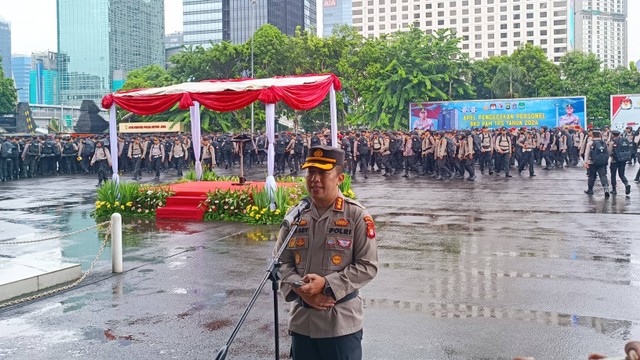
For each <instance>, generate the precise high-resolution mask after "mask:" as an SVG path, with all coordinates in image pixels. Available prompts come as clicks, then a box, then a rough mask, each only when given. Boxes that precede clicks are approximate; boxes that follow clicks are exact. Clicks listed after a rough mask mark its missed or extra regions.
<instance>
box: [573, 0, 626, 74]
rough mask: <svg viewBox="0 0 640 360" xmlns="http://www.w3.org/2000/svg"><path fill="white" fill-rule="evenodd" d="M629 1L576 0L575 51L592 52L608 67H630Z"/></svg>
mask: <svg viewBox="0 0 640 360" xmlns="http://www.w3.org/2000/svg"><path fill="white" fill-rule="evenodd" d="M627 1H628V0H597V1H595V0H575V31H576V32H575V34H576V36H575V43H576V49H578V50H581V51H583V52H591V53H594V54H596V55H597V56H598V58H599V59H600V60H602V65H603V67H605V68H610V69H614V68H617V67H628V64H629V61H628V54H627V36H628V35H627Z"/></svg>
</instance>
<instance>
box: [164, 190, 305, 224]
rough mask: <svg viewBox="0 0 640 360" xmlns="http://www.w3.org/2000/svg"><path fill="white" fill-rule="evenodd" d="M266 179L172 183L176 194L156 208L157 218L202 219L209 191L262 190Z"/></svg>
mask: <svg viewBox="0 0 640 360" xmlns="http://www.w3.org/2000/svg"><path fill="white" fill-rule="evenodd" d="M264 185H265V182H264V181H247V182H246V183H245V184H243V185H239V184H237V183H236V182H233V181H190V182H185V183H180V184H171V185H169V186H168V187H169V188H170V189H171V191H172V192H174V193H175V194H174V195H173V196H170V197H168V198H167V204H166V206H165V207H162V208H158V209H157V210H156V219H175V220H192V221H202V218H203V216H204V209H203V208H202V207H200V204H202V202H204V201H205V200H206V199H207V193H209V192H214V191H216V190H223V191H228V190H231V191H244V190H250V191H260V190H262V189H263V188H264ZM295 185H296V184H295V183H278V186H295Z"/></svg>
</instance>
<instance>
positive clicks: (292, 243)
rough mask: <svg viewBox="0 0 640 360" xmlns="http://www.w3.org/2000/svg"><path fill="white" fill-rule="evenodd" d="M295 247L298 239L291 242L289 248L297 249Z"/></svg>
mask: <svg viewBox="0 0 640 360" xmlns="http://www.w3.org/2000/svg"><path fill="white" fill-rule="evenodd" d="M295 246H296V239H291V240H289V247H290V248H292V247H295Z"/></svg>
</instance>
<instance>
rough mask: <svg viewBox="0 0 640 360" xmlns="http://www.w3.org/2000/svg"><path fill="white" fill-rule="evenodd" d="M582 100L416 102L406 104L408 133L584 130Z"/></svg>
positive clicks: (585, 112)
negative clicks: (514, 129)
mask: <svg viewBox="0 0 640 360" xmlns="http://www.w3.org/2000/svg"><path fill="white" fill-rule="evenodd" d="M586 106H587V105H586V99H585V97H584V96H576V97H558V98H528V99H494V100H466V101H438V102H416V103H410V104H409V127H410V129H411V130H416V129H417V130H454V129H471V128H477V127H483V126H486V127H488V128H490V129H495V128H500V127H503V126H505V127H516V128H519V127H522V126H526V127H541V126H547V127H549V128H553V127H558V126H569V125H574V126H575V125H578V126H580V127H582V128H586V123H587V122H586V119H587V107H586Z"/></svg>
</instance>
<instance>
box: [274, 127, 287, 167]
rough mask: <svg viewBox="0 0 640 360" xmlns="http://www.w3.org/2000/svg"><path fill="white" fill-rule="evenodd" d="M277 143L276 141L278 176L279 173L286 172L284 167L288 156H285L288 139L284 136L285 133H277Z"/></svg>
mask: <svg viewBox="0 0 640 360" xmlns="http://www.w3.org/2000/svg"><path fill="white" fill-rule="evenodd" d="M274 141H275V143H274V150H275V155H276V156H275V161H276V176H277V175H283V174H284V168H285V162H286V158H285V152H286V149H287V140H286V139H285V138H284V134H280V135H278V134H275V140H274Z"/></svg>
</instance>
